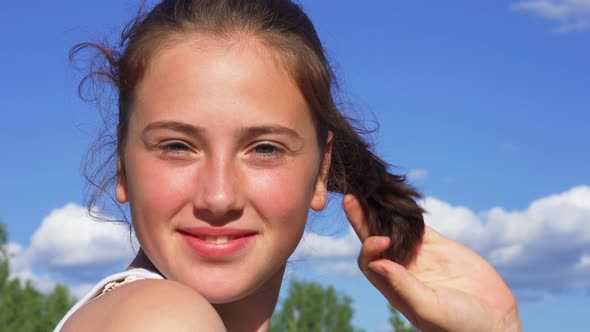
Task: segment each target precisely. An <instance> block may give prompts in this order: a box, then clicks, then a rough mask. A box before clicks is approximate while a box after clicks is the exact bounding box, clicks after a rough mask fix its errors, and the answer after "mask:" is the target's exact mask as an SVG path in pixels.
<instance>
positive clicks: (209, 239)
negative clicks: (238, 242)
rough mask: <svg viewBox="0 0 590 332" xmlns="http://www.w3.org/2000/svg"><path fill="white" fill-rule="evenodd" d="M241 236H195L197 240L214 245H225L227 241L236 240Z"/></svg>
mask: <svg viewBox="0 0 590 332" xmlns="http://www.w3.org/2000/svg"><path fill="white" fill-rule="evenodd" d="M240 237H242V236H197V238H198V239H199V240H203V241H207V242H211V243H215V244H222V243H227V242H229V241H232V240H235V239H238V238H240Z"/></svg>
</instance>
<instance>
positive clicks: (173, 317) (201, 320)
mask: <svg viewBox="0 0 590 332" xmlns="http://www.w3.org/2000/svg"><path fill="white" fill-rule="evenodd" d="M70 331H89V332H91V331H106V332H108V331H144V332H150V331H181V332H183V331H211V332H213V331H215V332H217V331H225V327H224V326H223V322H222V321H221V319H220V318H219V315H217V312H216V311H215V309H213V307H212V306H211V304H209V302H208V301H207V300H206V299H205V298H203V297H202V296H201V295H199V294H198V293H197V292H195V291H194V290H192V289H191V288H189V287H187V286H185V285H182V284H180V283H177V282H174V281H169V280H139V281H135V282H132V283H129V284H126V285H123V286H120V287H118V288H117V289H115V290H114V291H112V292H109V293H107V294H104V295H102V296H100V297H99V298H96V299H95V300H93V301H91V302H89V303H87V304H85V305H84V306H83V307H82V308H80V310H78V311H77V312H76V313H75V314H74V315H73V316H72V317H71V318H70V319H68V321H67V322H66V324H65V325H64V327H63V329H62V332H70Z"/></svg>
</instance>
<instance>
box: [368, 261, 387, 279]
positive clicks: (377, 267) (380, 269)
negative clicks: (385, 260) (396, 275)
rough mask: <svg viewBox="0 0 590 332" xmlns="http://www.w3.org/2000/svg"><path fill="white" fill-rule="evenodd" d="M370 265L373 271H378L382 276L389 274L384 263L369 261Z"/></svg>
mask: <svg viewBox="0 0 590 332" xmlns="http://www.w3.org/2000/svg"><path fill="white" fill-rule="evenodd" d="M368 267H369V269H371V270H373V272H375V273H377V274H378V275H380V276H383V277H385V276H387V270H386V269H385V267H384V266H383V264H379V263H369V265H368Z"/></svg>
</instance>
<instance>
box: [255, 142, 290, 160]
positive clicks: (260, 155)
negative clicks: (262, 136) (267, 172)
mask: <svg viewBox="0 0 590 332" xmlns="http://www.w3.org/2000/svg"><path fill="white" fill-rule="evenodd" d="M251 151H252V153H253V157H254V158H255V160H258V161H263V162H274V161H278V160H280V159H281V158H282V157H283V156H284V154H285V148H283V147H281V146H278V145H276V144H272V143H269V142H260V143H259V144H257V145H255V146H254V147H253V148H252V150H251Z"/></svg>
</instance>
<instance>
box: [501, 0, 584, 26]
mask: <svg viewBox="0 0 590 332" xmlns="http://www.w3.org/2000/svg"><path fill="white" fill-rule="evenodd" d="M511 7H512V9H513V10H515V11H521V12H528V13H532V14H534V15H537V16H540V17H542V18H544V19H547V20H551V21H555V22H556V23H557V24H558V27H557V28H556V31H558V32H568V31H572V30H583V29H589V28H590V0H522V1H518V2H516V3H513V4H512V6H511Z"/></svg>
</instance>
